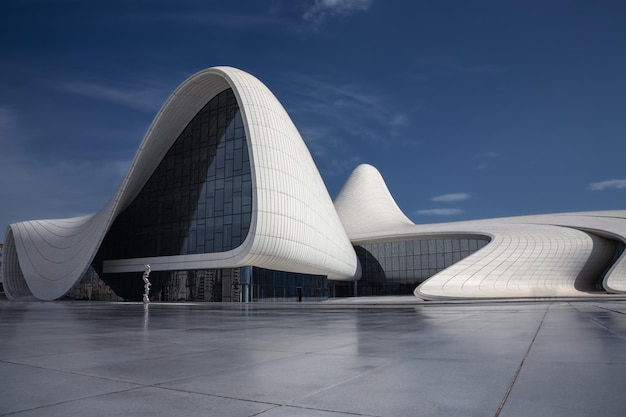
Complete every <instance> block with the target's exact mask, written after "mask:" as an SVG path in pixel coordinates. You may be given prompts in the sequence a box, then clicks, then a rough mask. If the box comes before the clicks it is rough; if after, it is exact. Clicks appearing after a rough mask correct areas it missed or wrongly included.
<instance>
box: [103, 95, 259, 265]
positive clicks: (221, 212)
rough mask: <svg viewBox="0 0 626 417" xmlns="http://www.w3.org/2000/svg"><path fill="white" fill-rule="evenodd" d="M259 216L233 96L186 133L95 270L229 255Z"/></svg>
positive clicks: (214, 104) (114, 232) (125, 216)
mask: <svg viewBox="0 0 626 417" xmlns="http://www.w3.org/2000/svg"><path fill="white" fill-rule="evenodd" d="M251 213H252V179H251V174H250V160H249V155H248V145H247V140H246V134H245V130H244V126H243V121H242V118H241V113H240V110H239V107H238V105H237V101H236V99H235V96H234V94H233V92H232V90H230V89H228V90H225V91H223V92H222V93H220V94H218V95H217V96H216V97H214V98H213V99H212V100H210V101H209V103H208V104H207V105H206V106H204V108H203V109H202V110H200V112H198V114H197V115H196V116H195V117H194V118H193V119H192V120H191V122H190V123H189V124H188V125H187V127H186V128H185V129H184V130H183V132H182V133H181V134H180V136H179V137H178V139H177V140H176V142H175V143H174V145H173V146H172V147H171V148H170V150H169V151H168V152H167V154H166V155H165V157H164V158H163V160H162V161H161V163H160V165H159V166H158V168H157V169H156V170H155V172H154V173H153V175H152V176H151V177H150V179H149V180H148V182H147V183H146V185H145V186H144V187H143V189H142V191H141V192H140V193H139V195H138V196H137V197H136V198H135V200H134V201H133V203H132V204H131V205H130V206H129V207H128V208H127V209H126V210H125V211H124V212H123V213H122V214H120V216H119V217H118V218H117V219H116V221H115V223H114V224H113V226H112V227H111V229H110V231H109V233H108V234H107V236H106V238H105V240H104V243H103V244H102V246H101V249H100V251H99V253H98V255H97V256H96V262H94V266H95V267H96V270H99V269H100V268H99V266H100V265H99V263H101V262H102V261H104V260H110V259H126V258H139V257H155V256H171V255H187V254H199V253H213V252H224V251H228V250H231V249H234V248H236V247H238V246H239V245H241V243H242V242H243V241H244V239H245V238H246V236H247V234H248V230H249V228H250V220H251Z"/></svg>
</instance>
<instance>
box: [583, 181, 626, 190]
mask: <svg viewBox="0 0 626 417" xmlns="http://www.w3.org/2000/svg"><path fill="white" fill-rule="evenodd" d="M608 188H615V189H617V190H623V189H626V179H623V180H617V179H613V180H606V181H601V182H594V183H593V184H590V185H589V189H590V190H593V191H602V190H606V189H608Z"/></svg>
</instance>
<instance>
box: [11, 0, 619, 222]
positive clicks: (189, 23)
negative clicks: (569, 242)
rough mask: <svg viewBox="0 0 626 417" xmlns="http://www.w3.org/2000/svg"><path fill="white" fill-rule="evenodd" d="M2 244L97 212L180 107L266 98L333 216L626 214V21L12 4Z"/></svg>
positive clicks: (142, 1) (292, 4) (418, 11)
mask: <svg viewBox="0 0 626 417" xmlns="http://www.w3.org/2000/svg"><path fill="white" fill-rule="evenodd" d="M0 39H1V41H0V56H1V63H2V64H1V65H0V91H1V94H0V167H1V175H0V228H2V230H4V227H5V226H6V225H7V224H9V223H13V222H16V221H21V220H30V219H41V218H63V217H72V216H77V215H82V214H87V213H92V212H95V211H97V210H98V209H100V208H101V207H102V205H103V204H104V203H105V202H106V201H107V200H108V199H109V197H110V196H111V195H112V194H113V192H114V191H115V189H116V188H117V186H118V185H119V182H120V180H121V178H122V175H123V174H124V172H125V171H126V169H127V167H128V164H129V163H130V161H131V160H132V158H133V156H134V154H135V151H136V149H137V148H138V146H139V143H140V142H141V140H142V138H143V135H144V133H145V131H146V129H147V128H148V126H149V124H150V123H151V121H152V119H153V118H154V116H155V114H156V112H157V111H158V109H159V108H160V106H161V105H162V104H163V102H164V101H165V99H166V98H167V97H168V96H169V94H170V93H171V92H172V91H173V90H174V89H175V88H176V87H177V86H178V85H179V84H180V83H181V82H182V81H184V80H185V79H186V78H187V77H188V76H190V75H191V74H193V73H195V72H197V71H199V70H201V69H204V68H208V67H211V66H216V65H230V66H234V67H238V68H240V69H243V70H245V71H247V72H249V73H251V74H253V75H255V76H256V77H257V78H259V79H260V80H261V81H262V82H263V83H265V84H266V85H267V86H268V87H269V88H270V90H272V91H273V92H274V94H275V95H276V96H277V97H278V99H279V100H280V101H281V102H282V104H283V106H284V107H285V108H286V110H287V112H288V113H289V114H290V116H291V118H292V119H293V121H294V123H295V124H296V126H297V127H298V129H299V130H300V132H301V134H302V136H303V138H304V140H305V142H306V143H307V145H308V146H309V149H310V150H311V153H312V155H313V157H314V159H315V161H316V163H317V165H318V168H319V170H320V172H321V174H322V177H323V179H324V181H325V183H326V186H327V187H328V190H329V193H330V195H331V197H334V196H335V195H336V193H337V192H338V191H339V189H340V187H341V185H342V184H343V182H344V181H345V179H346V178H347V177H348V175H349V174H350V172H351V171H352V170H353V169H354V168H355V167H356V166H357V165H358V164H360V163H369V164H372V165H374V166H375V167H377V168H378V169H379V171H380V172H381V173H382V175H383V177H384V178H385V180H386V182H387V185H388V187H389V189H390V191H391V193H392V195H393V196H394V197H395V199H396V201H397V202H398V204H399V206H400V207H401V209H402V210H403V211H404V212H405V213H406V214H407V216H409V217H410V218H411V219H412V220H413V221H414V222H416V223H435V222H449V221H457V220H469V219H480V218H489V217H502V216H513V215H525V214H540V213H552V212H567V211H583V210H611V209H626V164H625V163H624V162H625V159H626V2H624V1H622V0H616V1H611V0H606V1H604V0H603V1H591V0H590V1H575V0H571V1H558V0H557V1H550V0H542V1H532V0H527V1H522V0H520V1H504V0H497V1H496V0H494V1H482V0H477V1H466V0H462V1H445V0H442V1H436V2H430V1H399V0H398V1H393V0H384V1H383V0H292V1H287V0H249V1H236V0H233V1H230V2H224V1H219V2H218V1H203V0H175V1H156V0H134V1H133V0H123V1H120V0H108V1H87V0H83V1H80V0H64V1H63V0H3V1H2V3H0Z"/></svg>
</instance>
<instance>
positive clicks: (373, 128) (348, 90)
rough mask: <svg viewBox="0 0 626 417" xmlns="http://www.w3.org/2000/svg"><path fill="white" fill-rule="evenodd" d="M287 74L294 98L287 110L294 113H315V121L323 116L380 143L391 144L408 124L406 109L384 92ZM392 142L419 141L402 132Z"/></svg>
mask: <svg viewBox="0 0 626 417" xmlns="http://www.w3.org/2000/svg"><path fill="white" fill-rule="evenodd" d="M290 78H291V80H290V91H291V92H293V93H295V95H296V98H295V99H294V100H293V101H292V104H291V105H290V106H289V112H290V113H293V114H294V115H296V116H299V115H302V116H305V117H307V118H308V117H311V116H314V118H315V120H316V123H319V120H320V118H322V119H326V120H327V121H328V124H327V125H328V126H334V127H335V128H336V129H340V130H342V131H344V132H345V133H347V134H349V135H351V136H354V137H358V138H362V139H367V140H370V141H373V142H375V143H377V144H379V145H391V143H392V140H393V139H394V137H396V136H399V132H400V131H402V130H403V129H404V128H406V127H407V126H408V125H409V124H410V115H409V114H408V113H407V112H405V111H403V110H405V109H401V108H396V107H395V106H394V105H393V100H392V99H391V98H389V97H388V96H387V95H386V94H385V93H381V92H378V91H375V90H373V89H372V88H370V87H367V86H359V85H357V84H354V83H343V84H342V83H341V82H340V81H337V82H333V83H329V82H325V81H323V80H319V79H316V78H314V77H305V76H303V75H300V74H293V75H292V76H291V77H290ZM299 126H300V124H299ZM381 132H384V135H381ZM344 136H345V135H344ZM394 144H395V145H407V146H415V145H416V144H419V142H417V141H416V140H415V139H411V138H410V137H407V136H406V135H402V140H399V141H398V142H397V143H394Z"/></svg>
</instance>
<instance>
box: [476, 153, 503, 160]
mask: <svg viewBox="0 0 626 417" xmlns="http://www.w3.org/2000/svg"><path fill="white" fill-rule="evenodd" d="M499 156H500V153H499V152H494V151H488V152H483V153H477V154H476V155H474V158H478V159H483V158H497V157H499Z"/></svg>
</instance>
